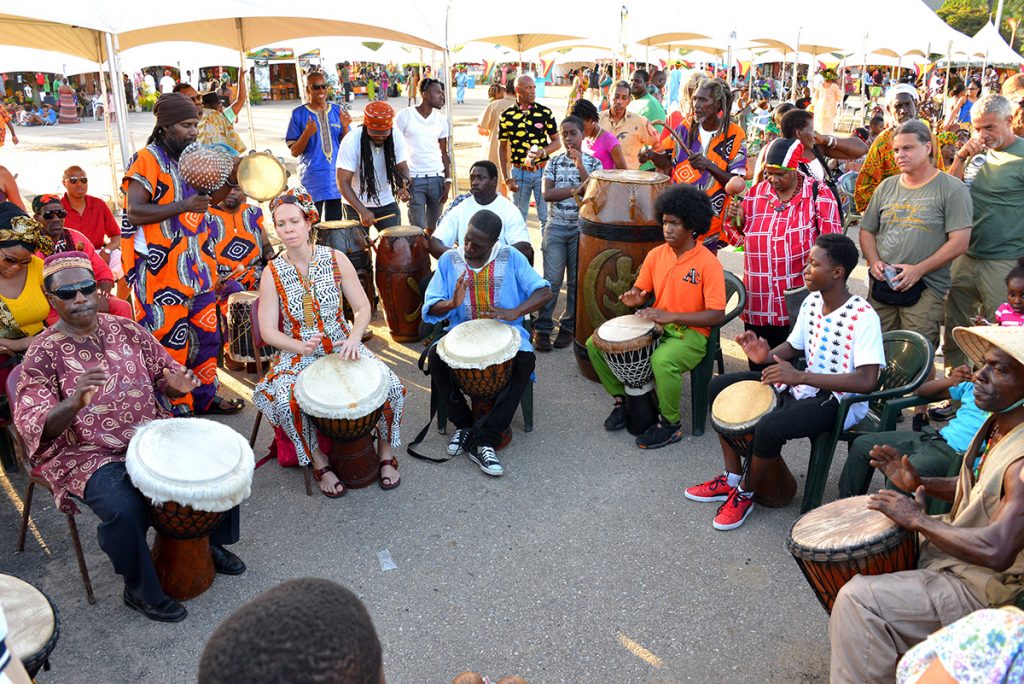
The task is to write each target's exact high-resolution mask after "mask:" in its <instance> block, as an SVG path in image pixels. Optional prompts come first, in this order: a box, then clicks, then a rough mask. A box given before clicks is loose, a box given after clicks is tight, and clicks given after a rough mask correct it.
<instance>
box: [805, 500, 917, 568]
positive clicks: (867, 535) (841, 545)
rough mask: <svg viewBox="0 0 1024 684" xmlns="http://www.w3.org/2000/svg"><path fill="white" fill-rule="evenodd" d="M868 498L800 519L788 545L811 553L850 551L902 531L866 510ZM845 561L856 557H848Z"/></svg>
mask: <svg viewBox="0 0 1024 684" xmlns="http://www.w3.org/2000/svg"><path fill="white" fill-rule="evenodd" d="M870 498H871V497H870V495H864V496H851V497H850V498H848V499H840V500H838V501H833V502H831V503H827V504H825V505H824V506H820V507H819V508H815V509H814V510H813V511H810V512H808V513H806V514H804V515H803V516H801V517H800V518H799V519H798V520H797V521H796V522H795V523H793V528H792V529H791V530H790V532H789V538H790V540H791V541H792V543H793V544H794V545H796V546H798V547H803V548H804V549H807V550H813V551H830V550H840V549H842V550H847V551H850V550H853V549H856V548H858V547H864V546H865V545H867V544H869V543H872V542H878V541H880V540H882V539H884V538H886V537H892V536H895V535H897V534H898V533H899V532H900V530H901V529H902V528H900V527H899V526H897V525H896V523H894V522H893V521H892V520H890V519H889V518H887V517H886V516H885V515H884V514H883V513H880V512H878V511H872V510H870V509H869V508H868V500H869V499H870ZM847 556H849V557H854V558H855V557H857V556H856V554H855V553H848V554H847Z"/></svg>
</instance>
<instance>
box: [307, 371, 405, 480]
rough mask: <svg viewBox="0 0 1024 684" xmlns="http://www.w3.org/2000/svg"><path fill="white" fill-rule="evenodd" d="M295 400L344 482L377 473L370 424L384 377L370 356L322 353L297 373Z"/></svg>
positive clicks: (380, 402) (384, 389)
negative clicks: (327, 447)
mask: <svg viewBox="0 0 1024 684" xmlns="http://www.w3.org/2000/svg"><path fill="white" fill-rule="evenodd" d="M293 391H294V393H295V401H296V402H297V403H298V405H299V408H300V409H301V410H302V412H303V413H304V414H305V415H306V416H308V417H309V419H310V420H311V421H312V422H313V425H315V426H316V428H317V430H319V431H320V432H321V433H322V434H323V435H324V436H325V437H328V438H330V440H331V448H330V450H329V453H328V454H327V457H328V459H329V460H330V462H331V469H332V470H333V471H334V474H335V475H337V476H338V479H339V480H341V481H342V483H343V484H344V485H345V486H346V487H351V488H353V489H358V488H359V487H366V486H367V485H369V484H372V483H373V481H374V480H376V479H377V476H378V475H379V473H380V467H379V465H378V463H377V451H376V450H375V449H374V446H373V435H372V433H373V429H374V428H375V427H376V426H377V422H378V421H379V420H380V416H381V413H382V412H383V410H384V404H385V403H386V402H387V396H388V378H387V377H386V376H385V375H384V373H383V372H382V371H381V369H380V365H379V363H378V362H377V361H375V360H374V359H368V358H364V357H359V358H357V359H343V358H342V357H341V356H339V355H338V354H328V355H327V356H324V357H322V358H319V359H317V360H316V361H314V362H313V363H311V364H310V365H309V366H308V367H306V369H305V370H303V371H302V372H301V373H299V377H298V379H297V380H296V381H295V386H294V390H293Z"/></svg>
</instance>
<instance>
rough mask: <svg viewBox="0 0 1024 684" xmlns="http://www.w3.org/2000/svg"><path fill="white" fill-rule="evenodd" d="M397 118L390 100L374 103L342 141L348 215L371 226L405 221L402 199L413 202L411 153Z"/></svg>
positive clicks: (341, 168)
mask: <svg viewBox="0 0 1024 684" xmlns="http://www.w3.org/2000/svg"><path fill="white" fill-rule="evenodd" d="M394 118H395V110H394V109H392V108H391V105H389V104H388V103H387V102H371V103H369V104H368V105H366V109H364V110H363V125H362V126H359V127H357V128H355V129H353V130H352V132H351V133H350V134H348V135H346V136H345V137H344V138H343V139H342V141H341V153H340V154H339V155H338V189H339V190H341V197H342V199H343V201H344V203H345V218H348V219H359V222H360V223H362V224H363V225H364V226H366V227H367V228H369V227H370V226H372V225H376V226H377V228H378V229H380V228H390V227H392V226H397V225H399V224H401V222H402V218H401V210H400V209H399V208H398V200H401V201H403V202H407V201H409V190H408V188H409V165H408V160H409V154H408V152H407V151H406V145H405V138H404V137H403V136H402V133H401V131H396V130H393V129H392V123H393V121H394ZM391 214H393V216H392V217H391V218H387V219H383V220H381V221H376V223H375V220H376V219H377V218H378V217H381V216H388V215H391Z"/></svg>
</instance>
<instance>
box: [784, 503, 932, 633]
mask: <svg viewBox="0 0 1024 684" xmlns="http://www.w3.org/2000/svg"><path fill="white" fill-rule="evenodd" d="M870 498H871V497H870V495H865V496H851V497H850V498H848V499H840V500H839V501H833V502H832V503H828V504H825V505H824V506H821V507H820V508H816V509H814V510H813V511H809V512H808V513H805V514H804V515H802V516H800V517H799V518H797V520H796V522H794V523H793V526H792V527H791V528H790V529H789V536H788V537H787V539H786V548H787V549H789V552H790V553H792V554H793V558H794V559H796V564H797V565H798V566H800V570H801V571H803V573H804V577H806V578H807V582H808V583H809V584H810V585H811V589H813V590H814V593H815V595H816V596H817V597H818V600H819V601H821V605H822V607H823V608H824V609H825V611H826V612H828V613H829V614H831V613H832V606H833V605H834V604H835V602H836V596H837V595H838V594H839V590H840V589H842V587H843V585H844V584H846V583H847V582H849V581H850V579H851V578H852V577H853V576H854V575H881V574H884V573H887V572H900V571H902V570H913V569H914V568H916V567H917V552H918V546H917V535H916V534H915V533H913V532H911V531H909V530H906V529H904V528H902V527H900V526H899V525H897V524H896V523H894V522H893V521H892V520H890V519H889V518H888V517H886V516H885V514H883V513H880V512H879V511H873V510H870V509H869V508H868V500H869V499H870Z"/></svg>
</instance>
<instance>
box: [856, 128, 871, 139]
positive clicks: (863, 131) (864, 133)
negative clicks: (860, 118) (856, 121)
mask: <svg viewBox="0 0 1024 684" xmlns="http://www.w3.org/2000/svg"><path fill="white" fill-rule="evenodd" d="M853 133H854V135H856V136H857V137H858V138H860V139H861V141H862V142H867V141H868V138H870V137H871V131H869V130H868V129H867V128H865V127H864V126H858V127H857V128H855V129H853Z"/></svg>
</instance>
